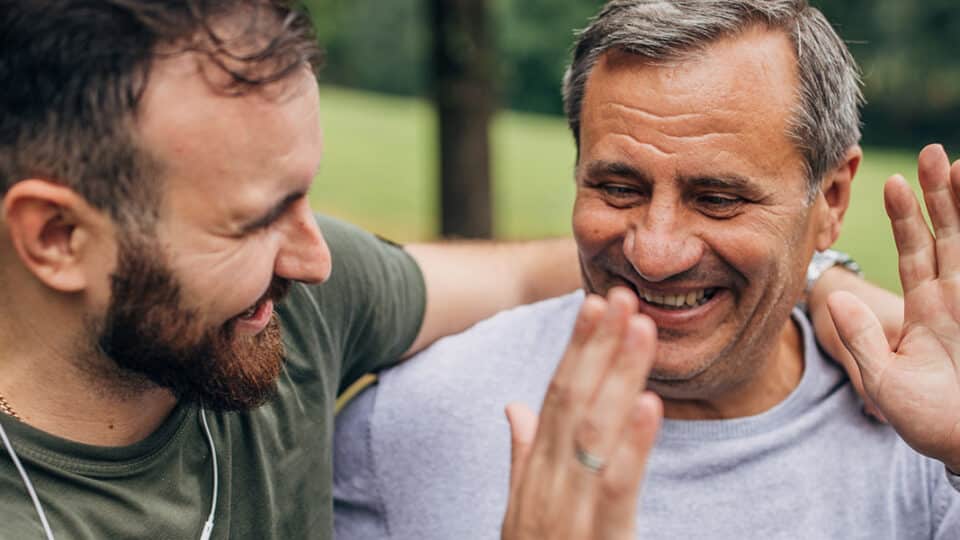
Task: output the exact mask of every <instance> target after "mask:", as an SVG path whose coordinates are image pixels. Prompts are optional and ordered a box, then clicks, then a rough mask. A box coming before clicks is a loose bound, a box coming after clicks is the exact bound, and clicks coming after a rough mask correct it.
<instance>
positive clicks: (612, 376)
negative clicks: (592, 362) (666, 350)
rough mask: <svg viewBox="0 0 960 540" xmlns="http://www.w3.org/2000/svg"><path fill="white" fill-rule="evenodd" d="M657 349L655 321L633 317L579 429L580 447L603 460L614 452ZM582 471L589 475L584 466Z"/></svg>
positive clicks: (577, 438) (643, 385)
mask: <svg viewBox="0 0 960 540" xmlns="http://www.w3.org/2000/svg"><path fill="white" fill-rule="evenodd" d="M656 346H657V327H656V325H655V324H654V323H653V321H652V320H650V318H649V317H647V316H645V315H639V314H637V315H633V316H631V317H630V319H629V321H628V322H627V328H626V331H625V332H624V334H623V338H622V340H621V345H620V347H619V349H618V351H617V354H616V358H615V360H614V361H613V363H612V364H611V366H610V369H609V370H608V371H607V374H606V376H605V377H604V379H603V381H602V382H601V383H600V389H599V390H598V391H597V393H596V395H595V396H594V398H593V402H592V403H591V405H590V408H589V410H588V411H587V413H586V414H585V415H584V417H583V419H582V420H581V422H580V424H579V425H578V426H577V432H576V436H575V441H576V444H577V445H578V446H579V447H580V448H582V449H583V450H585V451H587V452H589V453H590V454H592V455H595V456H599V457H601V458H602V457H605V456H609V455H610V454H611V453H612V452H613V449H614V448H615V447H616V446H617V444H618V442H619V440H620V438H621V434H622V432H623V429H624V425H625V424H626V423H627V422H628V421H629V418H630V414H631V412H632V410H633V407H634V404H635V402H636V399H637V395H638V394H640V392H641V391H642V390H643V389H644V387H645V386H646V382H647V375H648V374H649V373H650V367H651V365H652V364H653V360H654V357H655V356H656V354H655V353H656ZM579 470H581V471H584V472H588V471H586V470H585V469H584V468H583V467H579Z"/></svg>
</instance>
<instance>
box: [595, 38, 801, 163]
mask: <svg viewBox="0 0 960 540" xmlns="http://www.w3.org/2000/svg"><path fill="white" fill-rule="evenodd" d="M795 64H796V62H795V59H794V57H793V52H792V49H791V45H790V41H789V38H788V37H787V36H786V35H784V34H782V33H778V32H771V31H766V30H763V29H760V28H758V29H754V30H751V31H748V32H746V33H744V34H741V35H739V36H736V37H731V38H728V39H724V40H721V41H718V42H717V43H714V44H713V45H711V46H709V47H707V48H706V49H704V50H703V51H700V52H699V53H697V54H695V55H689V56H687V57H685V58H683V59H681V60H678V61H676V62H672V63H669V64H656V65H654V64H651V63H649V62H648V61H646V60H645V59H643V58H640V57H638V56H635V55H630V54H628V53H623V52H610V53H607V54H605V55H604V56H602V57H601V58H600V60H599V61H598V63H597V65H596V67H595V68H594V70H593V72H592V73H591V76H590V78H589V80H588V83H587V88H586V95H585V100H584V110H583V120H584V122H583V126H582V127H583V138H584V143H586V144H585V147H588V146H589V145H590V144H591V139H593V142H596V141H595V139H596V137H597V136H598V135H603V134H604V133H605V132H606V131H612V132H614V133H618V134H624V135H629V136H631V137H633V138H634V139H637V140H638V142H645V143H652V142H654V141H659V142H657V143H656V146H657V147H658V150H660V151H663V150H665V149H664V148H663V146H664V145H668V144H669V143H670V142H671V141H672V140H673V139H677V140H681V141H680V142H691V141H692V142H696V141H697V140H698V139H704V140H707V139H710V137H712V136H716V135H736V136H738V137H746V138H752V139H754V142H753V144H756V145H763V146H772V145H775V144H777V143H783V144H784V145H789V149H790V150H792V151H796V150H795V149H794V148H793V144H792V142H791V141H790V139H789V137H788V129H789V125H788V124H789V120H790V118H791V117H792V111H793V109H794V107H795V105H796V103H797V99H798V98H797V95H796V94H797V80H796V79H797V75H796V65H795ZM594 131H597V132H596V133H595V132H594ZM771 138H774V139H773V140H771Z"/></svg>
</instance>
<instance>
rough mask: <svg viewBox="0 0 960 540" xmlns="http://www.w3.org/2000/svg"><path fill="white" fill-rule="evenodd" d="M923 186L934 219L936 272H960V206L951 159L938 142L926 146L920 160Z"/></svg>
mask: <svg viewBox="0 0 960 540" xmlns="http://www.w3.org/2000/svg"><path fill="white" fill-rule="evenodd" d="M918 170H919V173H920V187H922V188H923V199H924V202H925V203H926V205H927V213H928V214H929V215H930V221H931V223H933V231H934V236H935V237H936V248H937V275H938V276H940V277H947V276H949V275H951V274H957V273H960V209H958V208H957V198H956V197H955V196H954V191H953V188H952V186H951V181H950V160H949V158H948V157H947V153H946V152H945V151H944V149H943V147H942V146H940V145H939V144H934V145H930V146H927V147H926V148H924V149H923V151H922V152H920V157H919V160H918Z"/></svg>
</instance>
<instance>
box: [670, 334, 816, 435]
mask: <svg viewBox="0 0 960 540" xmlns="http://www.w3.org/2000/svg"><path fill="white" fill-rule="evenodd" d="M761 356H763V357H765V358H766V360H765V361H763V362H762V363H753V364H751V365H750V367H752V368H753V373H752V374H751V376H750V377H748V378H747V379H746V380H745V381H743V382H741V383H740V384H738V385H736V386H734V387H733V388H729V389H725V390H723V391H722V392H719V393H718V397H715V398H714V397H711V398H708V399H700V400H690V399H664V417H665V418H669V419H673V420H724V419H731V418H743V417H747V416H755V415H758V414H761V413H763V412H766V411H768V410H770V409H772V408H773V407H775V406H776V405H777V404H779V403H780V402H782V401H783V400H784V399H786V398H787V396H789V395H790V393H791V392H793V390H794V389H795V388H796V387H797V385H799V384H800V379H801V378H802V376H803V366H804V360H803V341H802V336H801V334H800V330H799V329H798V328H797V326H796V325H795V324H794V322H793V320H792V319H788V320H787V322H786V324H785V325H784V327H783V330H782V331H781V332H780V336H779V339H778V340H777V341H776V343H775V344H774V345H773V350H772V351H770V352H768V353H767V354H761Z"/></svg>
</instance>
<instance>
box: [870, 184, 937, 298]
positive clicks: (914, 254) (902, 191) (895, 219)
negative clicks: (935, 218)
mask: <svg viewBox="0 0 960 540" xmlns="http://www.w3.org/2000/svg"><path fill="white" fill-rule="evenodd" d="M883 196H884V202H885V205H886V209H887V215H888V216H889V217H890V224H891V225H892V227H893V238H894V240H895V241H896V244H897V252H898V253H899V262H900V282H901V284H902V285H903V293H904V296H906V295H908V294H909V293H910V292H911V291H913V290H914V289H916V288H917V287H919V286H921V285H923V284H924V283H927V282H929V281H930V280H932V279H935V278H936V277H937V270H936V268H937V256H936V251H935V249H934V243H933V235H931V234H930V229H929V228H927V223H926V221H924V219H923V214H922V213H921V211H920V204H919V203H918V202H917V198H916V196H915V195H914V194H913V191H912V190H911V189H910V186H909V185H907V181H906V180H904V178H903V177H902V176H899V175H897V176H893V177H891V178H890V180H888V181H887V183H886V185H885V186H884V190H883Z"/></svg>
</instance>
